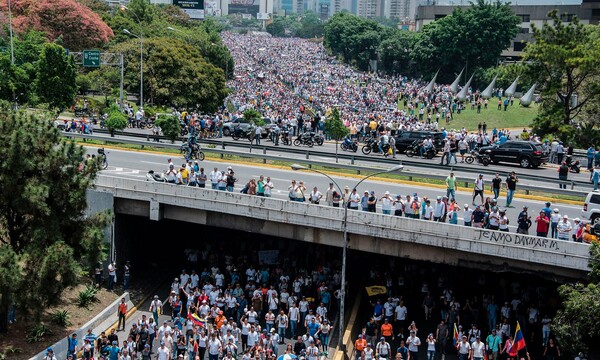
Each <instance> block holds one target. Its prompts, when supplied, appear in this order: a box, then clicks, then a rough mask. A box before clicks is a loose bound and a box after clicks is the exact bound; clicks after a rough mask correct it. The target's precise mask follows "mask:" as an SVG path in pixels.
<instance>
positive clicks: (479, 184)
mask: <svg viewBox="0 0 600 360" xmlns="http://www.w3.org/2000/svg"><path fill="white" fill-rule="evenodd" d="M473 186H474V187H473V205H475V198H476V197H477V195H479V197H480V198H481V203H482V204H483V189H485V187H484V182H483V174H479V177H477V179H475V182H474V184H473Z"/></svg>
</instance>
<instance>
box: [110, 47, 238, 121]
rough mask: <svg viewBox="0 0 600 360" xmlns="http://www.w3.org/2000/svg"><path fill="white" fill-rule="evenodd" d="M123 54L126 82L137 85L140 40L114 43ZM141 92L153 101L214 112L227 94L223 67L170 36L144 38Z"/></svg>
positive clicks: (128, 84) (114, 49)
mask: <svg viewBox="0 0 600 360" xmlns="http://www.w3.org/2000/svg"><path fill="white" fill-rule="evenodd" d="M112 50H113V51H114V52H122V53H123V54H124V56H125V67H126V69H125V84H126V86H127V87H128V88H131V89H134V90H135V89H136V88H137V87H139V83H140V78H139V75H140V74H139V66H140V60H139V56H140V53H139V42H138V41H137V39H133V40H130V41H128V42H125V43H122V44H119V45H115V46H114V47H113V48H112ZM144 95H145V97H146V98H147V99H148V101H149V102H151V103H153V104H156V105H167V106H176V107H182V108H186V109H194V110H198V111H203V112H213V111H215V110H216V109H217V108H218V107H219V106H220V105H222V104H223V100H224V99H225V97H226V95H227V89H226V87H225V74H224V72H223V70H221V69H220V68H218V67H216V66H214V65H213V64H211V63H208V62H207V61H206V60H205V59H204V57H202V55H201V54H200V51H199V50H198V49H197V48H195V47H193V46H191V45H188V44H187V43H185V42H184V41H181V40H177V39H172V38H151V39H147V40H144Z"/></svg>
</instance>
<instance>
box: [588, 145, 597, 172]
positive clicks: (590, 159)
mask: <svg viewBox="0 0 600 360" xmlns="http://www.w3.org/2000/svg"><path fill="white" fill-rule="evenodd" d="M595 155H596V149H594V146H592V145H590V147H589V148H588V149H587V169H588V170H589V171H592V170H593V169H594V156H595Z"/></svg>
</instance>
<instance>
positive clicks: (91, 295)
mask: <svg viewBox="0 0 600 360" xmlns="http://www.w3.org/2000/svg"><path fill="white" fill-rule="evenodd" d="M97 294H98V289H96V288H95V287H94V286H91V285H90V286H87V287H86V288H85V289H84V290H81V291H80V292H79V294H78V295H77V306H79V307H84V308H86V309H87V308H89V306H90V305H91V304H92V303H94V302H96V301H98V298H97V297H96V295H97Z"/></svg>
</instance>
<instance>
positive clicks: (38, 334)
mask: <svg viewBox="0 0 600 360" xmlns="http://www.w3.org/2000/svg"><path fill="white" fill-rule="evenodd" d="M52 334H53V333H52V330H51V329H50V328H49V327H48V326H47V325H46V324H44V323H39V324H37V325H35V326H34V327H33V328H32V329H31V330H29V332H27V338H26V340H27V342H28V343H34V342H39V341H42V340H43V339H44V336H46V335H52Z"/></svg>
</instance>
